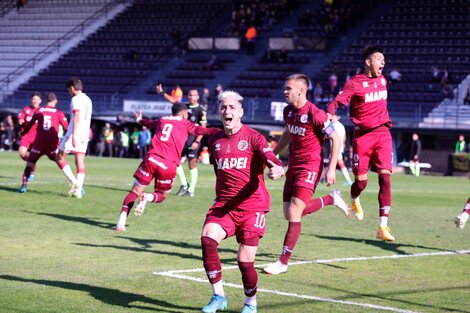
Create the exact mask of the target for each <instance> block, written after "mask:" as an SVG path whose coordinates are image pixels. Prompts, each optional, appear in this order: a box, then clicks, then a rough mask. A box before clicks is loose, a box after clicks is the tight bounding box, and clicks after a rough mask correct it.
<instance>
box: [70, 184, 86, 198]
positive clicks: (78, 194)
mask: <svg viewBox="0 0 470 313" xmlns="http://www.w3.org/2000/svg"><path fill="white" fill-rule="evenodd" d="M70 196H71V197H74V198H77V199H81V198H82V197H83V192H82V188H78V187H77V188H75V190H74V191H73V192H72V194H71V195H70Z"/></svg>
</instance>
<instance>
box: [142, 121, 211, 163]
mask: <svg viewBox="0 0 470 313" xmlns="http://www.w3.org/2000/svg"><path fill="white" fill-rule="evenodd" d="M141 124H142V125H145V126H147V127H149V128H150V129H152V130H154V135H153V137H152V143H151V144H150V149H149V151H148V154H155V155H158V156H160V157H162V158H163V159H164V160H166V161H168V162H173V163H175V164H176V165H177V166H178V165H179V164H180V161H181V152H182V151H183V148H184V147H185V144H186V140H187V139H188V134H191V135H193V136H199V135H210V134H212V133H214V132H219V131H220V129H218V128H205V127H201V126H197V125H196V124H194V123H191V122H190V121H189V120H187V119H184V118H183V117H181V116H164V117H161V118H159V119H158V120H147V119H144V120H142V121H141Z"/></svg>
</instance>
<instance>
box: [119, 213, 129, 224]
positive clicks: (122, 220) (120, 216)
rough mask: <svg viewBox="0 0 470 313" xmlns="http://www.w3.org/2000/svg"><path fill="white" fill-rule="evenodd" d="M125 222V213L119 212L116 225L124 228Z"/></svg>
mask: <svg viewBox="0 0 470 313" xmlns="http://www.w3.org/2000/svg"><path fill="white" fill-rule="evenodd" d="M126 220H127V213H126V212H124V211H121V215H119V221H118V225H120V226H126Z"/></svg>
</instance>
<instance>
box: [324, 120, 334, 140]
mask: <svg viewBox="0 0 470 313" xmlns="http://www.w3.org/2000/svg"><path fill="white" fill-rule="evenodd" d="M327 123H328V124H327V125H326V126H325V127H324V128H323V129H322V132H323V133H324V134H325V135H327V136H328V137H330V136H331V134H333V132H334V131H335V127H334V126H333V123H331V122H329V121H328V122H327Z"/></svg>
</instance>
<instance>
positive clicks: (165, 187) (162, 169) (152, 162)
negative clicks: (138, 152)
mask: <svg viewBox="0 0 470 313" xmlns="http://www.w3.org/2000/svg"><path fill="white" fill-rule="evenodd" d="M175 177H176V164H175V163H173V162H166V161H165V160H164V159H162V158H160V157H159V156H157V155H155V154H147V155H146V156H145V158H144V159H143V160H142V162H141V163H140V165H139V167H138V168H137V170H136V171H135V173H134V178H135V179H136V182H137V183H138V184H139V185H141V186H148V185H150V183H151V182H152V180H154V179H155V187H154V190H157V191H160V192H166V191H170V190H171V187H172V186H173V181H174V180H175Z"/></svg>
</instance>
